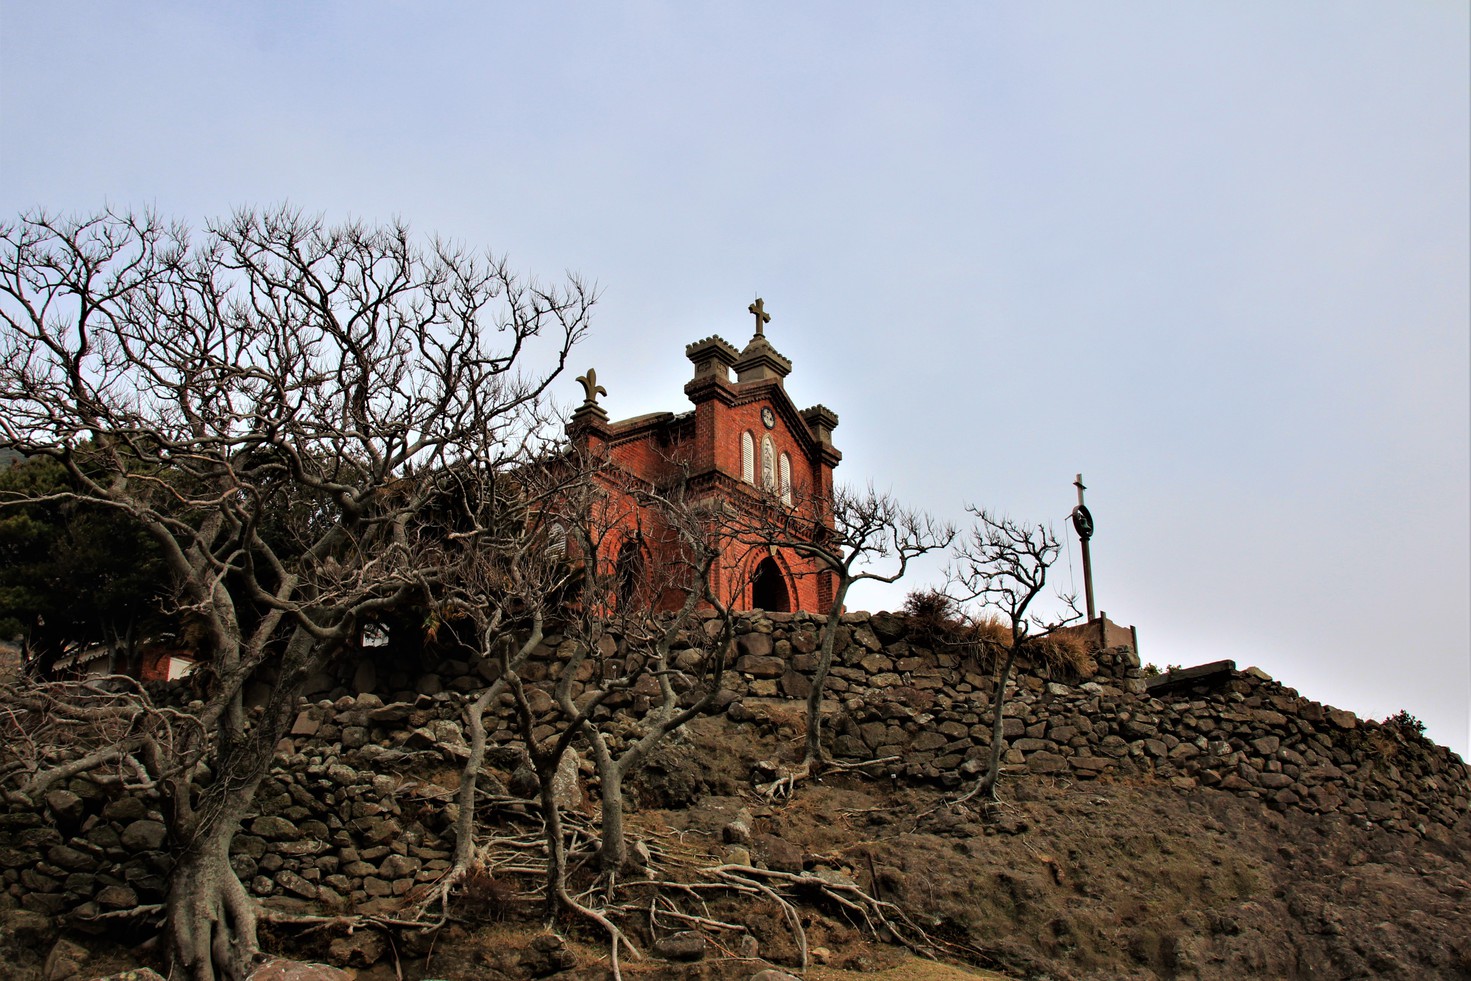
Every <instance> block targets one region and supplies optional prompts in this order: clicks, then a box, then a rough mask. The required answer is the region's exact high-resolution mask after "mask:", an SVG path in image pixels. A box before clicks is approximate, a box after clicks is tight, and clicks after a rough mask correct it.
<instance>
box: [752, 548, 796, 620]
mask: <svg viewBox="0 0 1471 981" xmlns="http://www.w3.org/2000/svg"><path fill="white" fill-rule="evenodd" d="M751 608H752V609H756V610H767V611H768V612H771V613H790V612H792V595H791V593H790V591H788V589H787V577H786V576H784V575H782V571H781V566H779V565H777V564H776V560H775V559H773V558H770V557H768V558H765V559H762V560H761V562H760V564H759V565H757V566H756V571H755V572H754V573H753V574H752V575H751Z"/></svg>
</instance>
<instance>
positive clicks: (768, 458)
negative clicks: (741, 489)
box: [761, 436, 776, 491]
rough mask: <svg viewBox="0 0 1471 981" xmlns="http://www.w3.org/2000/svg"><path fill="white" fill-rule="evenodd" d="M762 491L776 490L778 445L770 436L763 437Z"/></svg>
mask: <svg viewBox="0 0 1471 981" xmlns="http://www.w3.org/2000/svg"><path fill="white" fill-rule="evenodd" d="M761 489H762V490H769V491H774V490H776V444H775V443H773V442H772V441H771V437H770V436H762V437H761Z"/></svg>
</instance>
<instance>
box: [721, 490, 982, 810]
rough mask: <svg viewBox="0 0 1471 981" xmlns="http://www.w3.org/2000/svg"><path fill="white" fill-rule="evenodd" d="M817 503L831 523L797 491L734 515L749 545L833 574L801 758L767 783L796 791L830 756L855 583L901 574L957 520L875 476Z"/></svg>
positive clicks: (947, 539) (941, 543) (942, 540)
mask: <svg viewBox="0 0 1471 981" xmlns="http://www.w3.org/2000/svg"><path fill="white" fill-rule="evenodd" d="M810 503H811V504H815V505H816V513H818V514H820V515H826V516H827V517H828V519H829V521H828V522H827V523H824V522H813V521H812V520H811V519H810V518H806V517H804V514H805V513H807V512H809V511H811V508H810V507H809V506H806V505H805V504H804V502H802V501H799V500H796V499H795V498H794V499H793V501H792V502H791V503H787V502H784V501H783V500H781V499H779V498H777V497H776V496H775V495H770V494H768V495H763V497H762V499H761V501H760V503H759V504H758V505H756V506H754V507H751V506H747V507H746V508H743V509H741V510H739V511H737V512H735V514H734V516H733V517H731V518H729V519H728V522H729V526H730V529H731V531H732V533H733V534H734V535H735V536H736V537H737V538H738V539H739V540H741V541H744V542H745V543H747V544H750V545H765V546H775V547H778V548H790V549H791V550H793V551H794V552H796V553H797V554H798V555H799V556H802V557H804V558H811V559H815V560H816V562H817V565H818V568H819V570H820V571H819V572H818V575H827V576H829V577H831V578H830V582H831V587H832V593H831V598H830V600H829V602H828V604H827V608H826V610H824V611H823V613H824V615H825V618H824V621H823V627H822V635H821V638H820V642H819V646H818V658H817V669H816V671H815V672H814V674H813V677H812V688H811V691H810V692H809V693H808V695H807V733H806V740H805V743H804V747H803V754H802V762H801V764H800V765H799V766H797V767H796V768H794V769H790V770H789V772H784V773H782V774H781V776H779V777H778V778H777V779H776V780H774V781H773V782H772V783H771V785H770V786H768V787H767V788H765V790H766V792H767V793H768V794H774V793H779V792H788V791H790V790H791V788H792V787H793V786H794V785H795V784H796V782H797V781H799V780H802V779H804V778H806V777H807V776H809V775H810V774H811V773H813V772H814V771H815V770H816V769H818V768H820V767H821V765H822V763H823V755H822V699H823V694H824V692H825V690H826V688H827V676H828V673H829V671H831V670H832V664H833V656H834V654H835V648H836V646H837V637H838V628H839V627H840V626H841V624H842V615H843V610H844V607H845V604H846V603H847V601H848V592H849V590H851V589H852V587H853V586H854V584H856V583H859V582H862V581H864V580H871V581H874V582H884V583H892V582H897V581H898V580H899V579H900V578H901V577H903V575H904V573H905V572H906V571H908V569H909V564H910V563H911V562H913V561H914V560H915V559H917V558H919V557H920V556H921V555H925V554H926V553H928V552H932V551H936V550H938V549H944V548H947V547H949V545H950V543H951V542H952V541H954V539H955V528H954V527H953V526H951V525H949V524H947V523H944V522H941V521H936V520H935V519H934V518H932V517H931V516H930V515H928V514H926V513H924V512H922V511H914V510H911V509H909V508H905V507H903V506H901V505H900V504H899V503H898V502H897V501H895V500H894V498H893V497H892V496H891V495H890V494H888V493H880V492H879V491H877V490H875V489H874V487H873V485H872V484H870V485H869V486H868V487H866V488H865V489H863V490H855V489H853V488H848V487H839V488H837V489H835V490H834V492H833V495H832V497H831V498H830V499H828V500H816V501H813V502H810Z"/></svg>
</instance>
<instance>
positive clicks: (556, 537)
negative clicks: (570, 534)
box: [547, 521, 567, 559]
mask: <svg viewBox="0 0 1471 981" xmlns="http://www.w3.org/2000/svg"><path fill="white" fill-rule="evenodd" d="M566 554H567V529H566V527H565V526H563V524H562V522H560V521H553V522H552V524H551V527H549V528H548V529H547V556H548V558H553V559H560V558H561V557H562V556H564V555H566Z"/></svg>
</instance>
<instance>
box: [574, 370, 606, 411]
mask: <svg viewBox="0 0 1471 981" xmlns="http://www.w3.org/2000/svg"><path fill="white" fill-rule="evenodd" d="M577 381H578V382H579V383H580V384H581V385H582V391H583V394H584V395H585V396H586V397H585V398H584V399H583V402H582V404H583V405H597V404H598V396H599V395H607V394H608V390H607V389H606V388H604V387H603V386H601V385H599V384H598V370H597V369H596V368H589V369H587V374H585V375H578V376H577Z"/></svg>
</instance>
